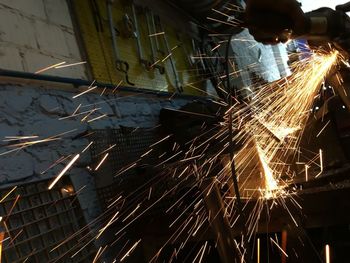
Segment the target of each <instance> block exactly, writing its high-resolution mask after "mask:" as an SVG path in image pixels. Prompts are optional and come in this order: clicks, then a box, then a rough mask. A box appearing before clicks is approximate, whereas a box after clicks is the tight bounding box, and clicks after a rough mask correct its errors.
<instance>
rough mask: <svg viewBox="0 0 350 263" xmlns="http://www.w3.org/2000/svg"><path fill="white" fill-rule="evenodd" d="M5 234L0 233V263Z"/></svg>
mask: <svg viewBox="0 0 350 263" xmlns="http://www.w3.org/2000/svg"><path fill="white" fill-rule="evenodd" d="M4 237H5V233H4V232H1V233H0V262H2V242H3V240H4Z"/></svg>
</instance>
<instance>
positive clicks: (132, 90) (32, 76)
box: [0, 69, 207, 101]
mask: <svg viewBox="0 0 350 263" xmlns="http://www.w3.org/2000/svg"><path fill="white" fill-rule="evenodd" d="M1 76H3V77H13V78H21V79H31V80H40V81H50V82H56V83H64V84H71V85H74V86H76V87H81V86H90V85H91V81H88V80H83V79H74V78H64V77H57V76H49V75H42V74H34V73H29V72H21V71H13V70H5V69H0V77H1ZM94 85H95V86H97V87H99V88H107V89H112V90H113V89H114V88H115V85H112V84H107V83H101V82H95V83H94ZM118 90H119V91H121V92H130V93H140V94H145V95H147V94H148V95H155V96H158V97H171V96H173V94H172V93H169V92H165V91H154V90H150V89H143V88H136V87H125V86H120V87H118ZM177 96H178V97H179V98H184V99H185V98H187V99H190V100H191V99H197V100H202V101H206V100H207V99H206V98H205V97H199V96H193V95H185V94H177Z"/></svg>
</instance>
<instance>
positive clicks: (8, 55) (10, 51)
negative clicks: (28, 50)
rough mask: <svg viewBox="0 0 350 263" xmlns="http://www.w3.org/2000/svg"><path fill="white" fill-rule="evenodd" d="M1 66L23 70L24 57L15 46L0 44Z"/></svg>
mask: <svg viewBox="0 0 350 263" xmlns="http://www.w3.org/2000/svg"><path fill="white" fill-rule="evenodd" d="M0 68H3V69H9V70H16V71H23V70H24V68H23V66H22V58H21V56H20V55H19V52H18V50H17V49H16V48H15V47H11V46H8V45H5V44H0Z"/></svg>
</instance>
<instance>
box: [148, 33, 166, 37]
mask: <svg viewBox="0 0 350 263" xmlns="http://www.w3.org/2000/svg"><path fill="white" fill-rule="evenodd" d="M164 34H165V32H159V33H154V34H150V35H148V36H149V37H156V36H161V35H164Z"/></svg>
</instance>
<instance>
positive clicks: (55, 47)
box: [35, 20, 69, 57]
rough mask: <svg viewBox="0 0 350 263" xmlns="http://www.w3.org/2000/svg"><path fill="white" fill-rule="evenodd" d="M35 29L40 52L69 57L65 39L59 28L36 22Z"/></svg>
mask: <svg viewBox="0 0 350 263" xmlns="http://www.w3.org/2000/svg"><path fill="white" fill-rule="evenodd" d="M35 29H36V30H35V32H36V38H37V41H38V44H39V46H40V50H43V51H46V52H50V53H53V54H59V55H61V56H65V57H69V51H68V47H67V44H66V41H65V37H64V34H63V31H62V29H61V28H60V27H59V26H55V25H52V24H47V23H44V22H41V21H39V20H36V21H35Z"/></svg>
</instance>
